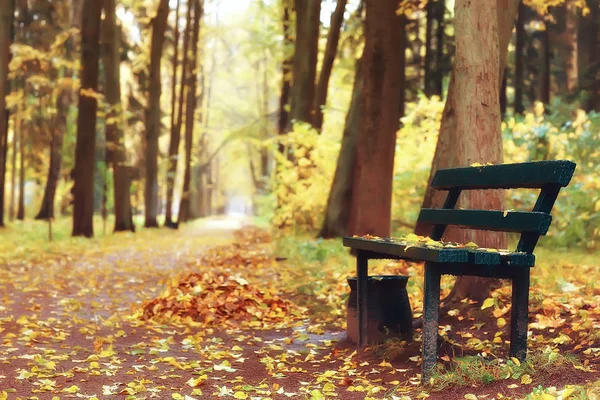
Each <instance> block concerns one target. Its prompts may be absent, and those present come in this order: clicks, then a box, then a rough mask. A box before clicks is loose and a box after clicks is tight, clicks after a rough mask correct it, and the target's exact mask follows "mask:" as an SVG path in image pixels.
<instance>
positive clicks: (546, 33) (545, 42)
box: [539, 21, 552, 104]
mask: <svg viewBox="0 0 600 400" xmlns="http://www.w3.org/2000/svg"><path fill="white" fill-rule="evenodd" d="M549 25H550V22H549V21H546V22H545V28H544V30H543V31H542V33H541V44H542V74H541V77H540V95H539V100H540V101H541V102H542V103H544V104H550V98H551V90H552V87H551V86H552V82H551V79H552V43H551V41H550V26H549Z"/></svg>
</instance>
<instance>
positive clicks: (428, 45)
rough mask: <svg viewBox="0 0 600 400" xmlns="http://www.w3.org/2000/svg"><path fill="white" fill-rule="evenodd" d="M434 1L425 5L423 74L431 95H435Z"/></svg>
mask: <svg viewBox="0 0 600 400" xmlns="http://www.w3.org/2000/svg"><path fill="white" fill-rule="evenodd" d="M434 4H435V3H434V2H433V1H432V0H431V1H428V2H427V5H426V6H425V11H426V13H427V20H426V22H425V65H424V66H423V68H424V69H425V73H424V74H423V88H424V92H425V95H426V96H428V97H430V96H432V95H433V91H434V90H433V79H432V78H433V76H432V75H433V68H434V63H433V60H434V54H435V53H434V48H433V22H434V20H435V6H434Z"/></svg>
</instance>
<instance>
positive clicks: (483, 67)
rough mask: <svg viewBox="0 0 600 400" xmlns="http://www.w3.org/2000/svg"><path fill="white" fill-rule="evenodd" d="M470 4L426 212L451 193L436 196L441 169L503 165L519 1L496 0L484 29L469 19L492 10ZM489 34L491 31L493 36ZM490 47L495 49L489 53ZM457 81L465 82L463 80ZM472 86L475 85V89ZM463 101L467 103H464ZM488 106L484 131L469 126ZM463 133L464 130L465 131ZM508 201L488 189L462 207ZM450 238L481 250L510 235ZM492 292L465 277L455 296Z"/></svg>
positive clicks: (460, 7) (463, 13)
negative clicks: (505, 99)
mask: <svg viewBox="0 0 600 400" xmlns="http://www.w3.org/2000/svg"><path fill="white" fill-rule="evenodd" d="M465 1H466V0H460V2H457V3H456V10H457V11H459V13H460V19H459V20H457V21H461V22H460V24H461V25H465V26H460V27H459V26H458V24H456V26H457V38H456V40H457V60H456V61H455V66H454V68H453V71H452V75H451V77H450V87H449V89H448V98H447V100H446V106H445V107H444V112H443V116H442V126H441V127H440V134H439V138H438V143H437V146H436V149H435V155H434V158H433V162H432V166H431V172H430V175H429V181H428V182H429V183H428V187H427V191H426V193H425V197H424V199H423V205H422V208H440V207H442V205H443V202H444V199H445V194H446V193H445V192H440V191H436V192H435V193H434V191H432V190H431V180H432V179H433V176H434V175H435V173H436V172H437V170H438V169H443V168H451V167H457V166H461V165H462V166H464V165H470V163H471V162H475V161H477V162H483V163H487V162H492V163H500V162H502V151H501V149H502V147H501V145H502V142H501V136H500V135H499V133H498V132H499V126H500V118H499V106H498V99H499V95H498V88H499V86H500V77H501V76H503V75H504V70H505V67H506V58H507V53H508V43H509V42H510V38H511V36H512V29H513V26H514V20H515V16H516V14H517V8H518V0H496V2H495V3H496V4H494V6H493V7H492V9H493V10H495V12H496V14H494V15H496V18H492V17H490V18H492V19H494V22H491V20H488V21H486V23H479V25H477V22H476V21H477V18H475V21H473V20H472V19H470V18H468V16H469V15H471V17H472V18H474V16H475V15H477V17H480V16H481V15H482V14H480V12H483V15H486V11H485V10H483V11H482V10H481V8H482V5H481V4H480V3H473V2H472V3H471V6H470V8H465ZM484 4H485V7H491V6H490V4H488V3H484ZM469 10H473V11H472V13H471V14H470V13H469V12H468V11H469ZM475 10H476V11H475ZM472 24H475V25H472ZM473 29H475V30H477V29H481V30H483V31H485V32H477V31H476V32H477V33H475V34H476V36H475V37H470V38H467V37H466V35H467V34H469V30H473ZM488 30H489V31H490V32H488ZM493 30H495V31H496V34H494V37H496V38H497V44H494V43H493V42H490V40H491V39H490V38H489V37H488V36H487V35H491V34H492V33H491V31H493ZM459 32H460V33H459ZM459 35H460V37H459ZM498 43H499V47H498ZM465 46H466V47H465ZM488 47H490V48H489V49H488ZM465 52H466V54H465ZM458 57H461V60H460V61H458ZM465 57H467V58H465ZM468 57H480V58H481V59H478V58H475V60H476V62H477V63H476V64H474V65H472V66H469V65H466V66H465V65H464V63H465V62H467V61H468V60H470V59H469V58H468ZM494 59H495V60H499V61H495V62H496V64H495V69H496V70H495V71H493V70H491V69H490V68H491V66H490V65H491V64H490V63H492V62H494V61H493V60H494ZM457 63H458V65H457ZM459 67H460V71H461V75H460V76H459V74H458V68H459ZM465 68H466V69H465ZM469 68H472V69H469ZM465 73H468V74H469V75H465ZM481 74H483V75H481ZM492 77H493V78H494V82H492ZM457 80H459V81H458V82H457ZM469 85H471V86H470V88H469ZM494 87H495V89H494ZM469 90H470V94H469V95H468V96H465V95H464V92H465V91H469ZM461 91H462V92H461ZM494 91H495V95H493V96H492V94H491V93H492V92H494ZM459 92H460V93H459ZM473 93H477V95H473ZM461 96H462V97H461ZM483 96H485V99H483V98H482V97H483ZM488 96H492V97H493V98H489V99H488ZM480 100H481V101H480ZM478 101H479V103H478ZM461 102H464V103H463V104H460V103H461ZM473 103H474V104H473ZM481 103H485V105H487V106H489V108H490V110H487V108H488V107H486V106H485V105H483V104H481ZM467 105H468V106H469V107H473V108H472V109H469V113H468V114H467V116H464V115H463V116H460V118H459V116H458V113H459V112H461V113H463V112H464V111H465V107H466V106H467ZM482 108H486V110H483V111H481V116H480V118H481V121H478V120H477V121H476V122H477V124H479V125H481V127H478V128H477V129H474V128H475V127H476V126H479V125H472V126H467V125H468V124H469V123H471V122H470V121H472V120H469V119H468V118H474V116H473V115H474V114H475V113H477V112H479V110H481V109H482ZM494 113H496V114H494ZM494 115H496V117H497V120H496V121H495V122H494V121H492V118H494ZM475 117H476V116H475ZM488 125H489V126H490V128H489V129H488V128H487V126H488ZM483 127H486V129H488V130H487V131H485V130H481V129H482V128H483ZM459 129H461V131H460V133H459ZM490 129H491V130H490ZM463 132H465V133H467V134H469V135H468V136H467V135H465V134H463ZM463 142H465V143H463ZM478 147H480V148H478ZM471 149H476V150H477V151H472V152H471ZM466 151H468V153H466ZM474 157H476V158H477V159H475V158H474ZM503 201H504V197H503V195H502V194H501V192H498V191H494V192H491V193H488V192H487V191H486V192H480V193H479V194H476V195H475V196H473V194H470V196H468V197H467V202H466V204H465V205H461V207H465V206H466V207H469V208H484V207H487V208H495V209H499V210H502V209H504V204H503ZM430 232H431V226H428V225H427V224H417V226H416V228H415V233H416V234H418V235H429V234H430ZM469 238H471V239H469ZM445 239H446V240H456V241H463V240H466V239H469V240H467V241H470V240H472V239H475V240H473V241H474V242H475V243H477V244H478V245H479V246H483V247H493V248H506V235H502V234H489V233H486V235H481V236H479V235H475V236H471V233H470V232H467V231H465V232H460V231H457V230H456V229H448V230H447V234H446V236H445ZM489 289H490V285H489V283H487V282H485V283H484V281H483V280H482V279H481V278H474V277H460V278H459V279H457V282H456V284H455V287H454V290H453V293H454V294H457V295H465V296H467V297H472V298H474V299H475V300H480V299H482V298H483V299H485V298H486V297H487V295H488V294H489ZM457 298H458V296H457Z"/></svg>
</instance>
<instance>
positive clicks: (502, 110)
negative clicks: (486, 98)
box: [500, 70, 508, 119]
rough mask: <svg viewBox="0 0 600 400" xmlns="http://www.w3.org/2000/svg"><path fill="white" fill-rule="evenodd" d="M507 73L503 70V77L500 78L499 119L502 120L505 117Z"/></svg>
mask: <svg viewBox="0 0 600 400" xmlns="http://www.w3.org/2000/svg"><path fill="white" fill-rule="evenodd" d="M507 90H508V73H507V71H506V70H504V77H503V78H502V84H501V86H500V118H501V119H504V116H505V115H506V107H507V106H508V104H507V103H508V94H507V93H506V91H507Z"/></svg>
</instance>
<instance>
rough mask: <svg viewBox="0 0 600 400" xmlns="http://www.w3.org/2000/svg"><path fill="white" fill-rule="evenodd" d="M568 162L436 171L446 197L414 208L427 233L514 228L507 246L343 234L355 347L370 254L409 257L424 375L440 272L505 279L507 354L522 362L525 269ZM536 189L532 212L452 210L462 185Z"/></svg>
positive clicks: (571, 166)
mask: <svg viewBox="0 0 600 400" xmlns="http://www.w3.org/2000/svg"><path fill="white" fill-rule="evenodd" d="M575 166H576V165H575V163H573V162H571V161H539V162H527V163H518V164H503V165H490V166H478V167H466V168H453V169H444V170H439V171H438V172H437V173H436V174H435V176H434V179H433V181H432V183H431V185H432V188H433V189H436V190H446V191H448V195H447V197H446V201H445V203H444V205H443V208H441V209H422V210H421V213H420V214H419V218H418V222H422V223H427V224H431V225H432V226H433V228H432V233H431V235H430V238H431V239H433V240H435V241H439V240H441V239H442V237H443V235H444V231H445V229H446V227H447V226H455V227H459V228H467V229H478V230H486V231H504V232H515V233H520V234H521V237H520V240H519V243H518V245H517V248H516V250H515V251H514V252H490V251H486V250H483V249H477V248H467V247H459V248H445V247H441V246H426V245H413V244H410V243H407V242H402V241H398V240H394V239H390V238H363V237H345V238H344V239H343V244H344V246H346V247H350V248H352V249H354V251H355V253H356V272H357V281H358V282H357V286H358V290H357V308H358V348H359V349H361V348H362V347H364V345H365V344H367V341H368V338H367V337H366V327H367V301H368V299H367V296H366V294H367V290H366V285H367V280H368V260H370V259H409V260H415V261H424V262H425V291H424V302H423V304H424V306H423V307H424V310H423V314H424V316H423V365H422V368H423V374H422V379H423V381H424V382H426V381H428V380H429V377H430V376H431V374H432V372H433V371H434V369H435V366H436V364H437V357H438V353H437V350H438V343H437V338H438V326H439V306H440V278H441V276H442V275H444V274H447V275H455V276H461V275H468V276H479V277H492V278H503V279H509V280H511V281H512V311H511V317H510V320H511V326H510V335H511V336H510V356H511V357H516V358H517V359H519V360H520V361H523V360H524V359H525V357H526V354H527V324H528V303H529V274H530V268H531V267H533V266H534V264H535V256H534V254H533V251H534V249H535V246H536V244H537V242H538V239H539V237H540V236H541V235H545V234H546V233H547V232H548V228H549V227H550V223H551V221H552V217H551V215H550V211H551V210H552V207H553V206H554V202H555V201H556V198H557V196H558V193H559V191H560V189H561V188H563V187H565V186H567V185H568V184H569V182H570V180H571V177H572V176H573V173H574V171H575ZM519 188H531V189H541V191H540V195H539V197H538V199H537V202H536V203H535V206H534V207H533V210H532V211H529V212H525V211H511V212H508V213H507V212H505V211H503V210H496V211H488V210H461V209H455V207H456V204H457V201H458V198H459V196H460V193H461V192H462V191H463V190H479V189H519Z"/></svg>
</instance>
